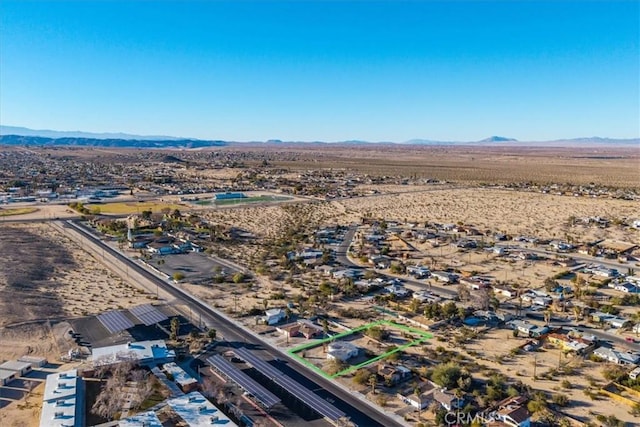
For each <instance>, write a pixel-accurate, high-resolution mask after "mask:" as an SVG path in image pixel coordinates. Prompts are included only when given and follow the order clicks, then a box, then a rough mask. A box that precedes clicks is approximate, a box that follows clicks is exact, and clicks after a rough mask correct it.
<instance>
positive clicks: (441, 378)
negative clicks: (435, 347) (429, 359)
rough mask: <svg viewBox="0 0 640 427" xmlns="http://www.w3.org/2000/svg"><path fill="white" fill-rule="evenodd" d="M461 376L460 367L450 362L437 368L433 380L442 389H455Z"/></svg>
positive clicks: (432, 376)
mask: <svg viewBox="0 0 640 427" xmlns="http://www.w3.org/2000/svg"><path fill="white" fill-rule="evenodd" d="M461 375H462V370H461V368H460V366H459V365H458V364H456V363H454V362H449V363H444V364H441V365H438V366H436V367H435V369H434V370H433V374H432V375H431V379H432V380H433V382H435V383H436V384H438V385H439V386H441V387H445V388H454V387H455V386H456V385H457V383H458V379H459V378H460V376H461Z"/></svg>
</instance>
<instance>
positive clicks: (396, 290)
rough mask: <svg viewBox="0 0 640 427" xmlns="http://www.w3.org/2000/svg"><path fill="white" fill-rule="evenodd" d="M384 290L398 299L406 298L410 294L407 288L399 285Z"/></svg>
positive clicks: (395, 284) (392, 285)
mask: <svg viewBox="0 0 640 427" xmlns="http://www.w3.org/2000/svg"><path fill="white" fill-rule="evenodd" d="M384 289H385V291H386V292H388V293H390V294H391V295H395V296H397V297H398V298H404V297H406V296H408V295H409V293H410V291H409V290H408V289H407V288H405V287H404V286H402V285H400V284H397V283H394V284H391V285H389V286H387V287H386V288H384Z"/></svg>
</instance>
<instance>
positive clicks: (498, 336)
mask: <svg viewBox="0 0 640 427" xmlns="http://www.w3.org/2000/svg"><path fill="white" fill-rule="evenodd" d="M525 342H526V339H525V338H514V337H513V335H512V332H511V331H510V330H506V329H495V330H489V331H488V332H486V333H483V334H482V335H481V338H480V339H477V340H473V341H471V342H469V343H467V344H465V348H464V351H463V354H464V353H467V354H473V355H474V356H475V357H477V358H479V359H480V360H479V363H480V364H481V365H483V366H484V367H485V369H483V370H482V371H481V372H478V373H474V375H478V376H480V377H482V378H488V377H489V376H490V375H491V372H492V371H493V370H495V371H499V372H501V373H503V374H505V375H506V376H507V377H510V378H515V379H517V380H519V381H522V382H523V383H525V384H527V385H529V386H531V387H532V388H534V389H538V390H544V391H546V392H547V393H561V394H566V395H567V397H569V399H570V401H571V402H573V404H571V405H570V406H568V407H565V408H563V412H565V413H567V414H569V415H571V416H574V417H576V418H585V417H588V414H589V413H593V414H604V415H611V414H614V415H615V416H616V417H618V419H620V420H622V421H625V422H627V423H631V424H629V425H637V422H638V419H637V418H635V417H634V416H632V415H631V414H629V410H630V409H631V408H630V407H629V406H627V405H625V404H623V403H620V402H617V401H615V400H613V399H610V398H604V397H598V398H596V399H595V400H592V399H590V398H588V397H587V396H586V395H585V394H584V391H585V390H586V389H588V388H591V389H593V390H594V391H595V389H597V388H598V387H600V386H602V385H604V384H606V383H607V381H606V380H605V379H604V377H603V376H602V370H603V368H604V367H605V366H607V364H606V363H597V362H592V361H589V360H581V359H578V358H576V359H573V358H571V357H568V358H567V357H565V356H564V355H562V354H561V351H560V350H559V349H556V348H554V347H551V346H546V347H544V348H542V349H541V350H540V351H537V352H529V353H526V352H525V353H521V354H519V355H517V356H510V354H509V352H510V351H511V349H513V348H515V347H517V346H519V345H522V344H524V343H525ZM442 344H443V343H442V342H438V345H442ZM444 346H445V348H447V349H448V350H452V351H459V346H458V345H452V344H450V343H444ZM534 363H535V371H536V375H537V376H540V375H542V374H544V373H545V372H547V371H549V370H550V369H557V368H558V365H559V364H561V365H562V366H565V365H568V366H571V367H573V369H574V372H573V373H572V374H571V375H557V376H555V377H554V379H553V380H547V379H540V378H539V379H537V380H534V379H533V373H534ZM563 380H568V381H569V382H570V383H571V389H565V388H563V387H562V386H561V383H562V381H563ZM590 418H593V416H591V417H590ZM634 423H635V424H634Z"/></svg>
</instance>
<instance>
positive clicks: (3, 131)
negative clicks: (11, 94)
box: [0, 126, 190, 141]
mask: <svg viewBox="0 0 640 427" xmlns="http://www.w3.org/2000/svg"><path fill="white" fill-rule="evenodd" d="M0 135H20V136H41V137H44V138H53V139H58V138H83V139H126V140H136V141H176V140H188V139H190V138H176V137H175V136H164V135H146V136H144V135H130V134H128V133H119V132H118V133H93V132H81V131H59V130H48V129H42V130H37V129H29V128H23V127H18V126H0Z"/></svg>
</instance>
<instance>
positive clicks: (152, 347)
mask: <svg viewBox="0 0 640 427" xmlns="http://www.w3.org/2000/svg"><path fill="white" fill-rule="evenodd" d="M91 356H92V360H93V365H94V366H100V365H111V364H114V363H120V362H124V361H135V362H138V363H139V364H141V365H149V364H156V363H167V362H172V361H173V360H174V359H175V357H176V353H175V351H173V350H169V349H168V348H167V344H166V343H165V342H164V340H154V341H138V342H129V343H126V344H119V345H112V346H108V347H99V348H94V349H93V350H92V351H91Z"/></svg>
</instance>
